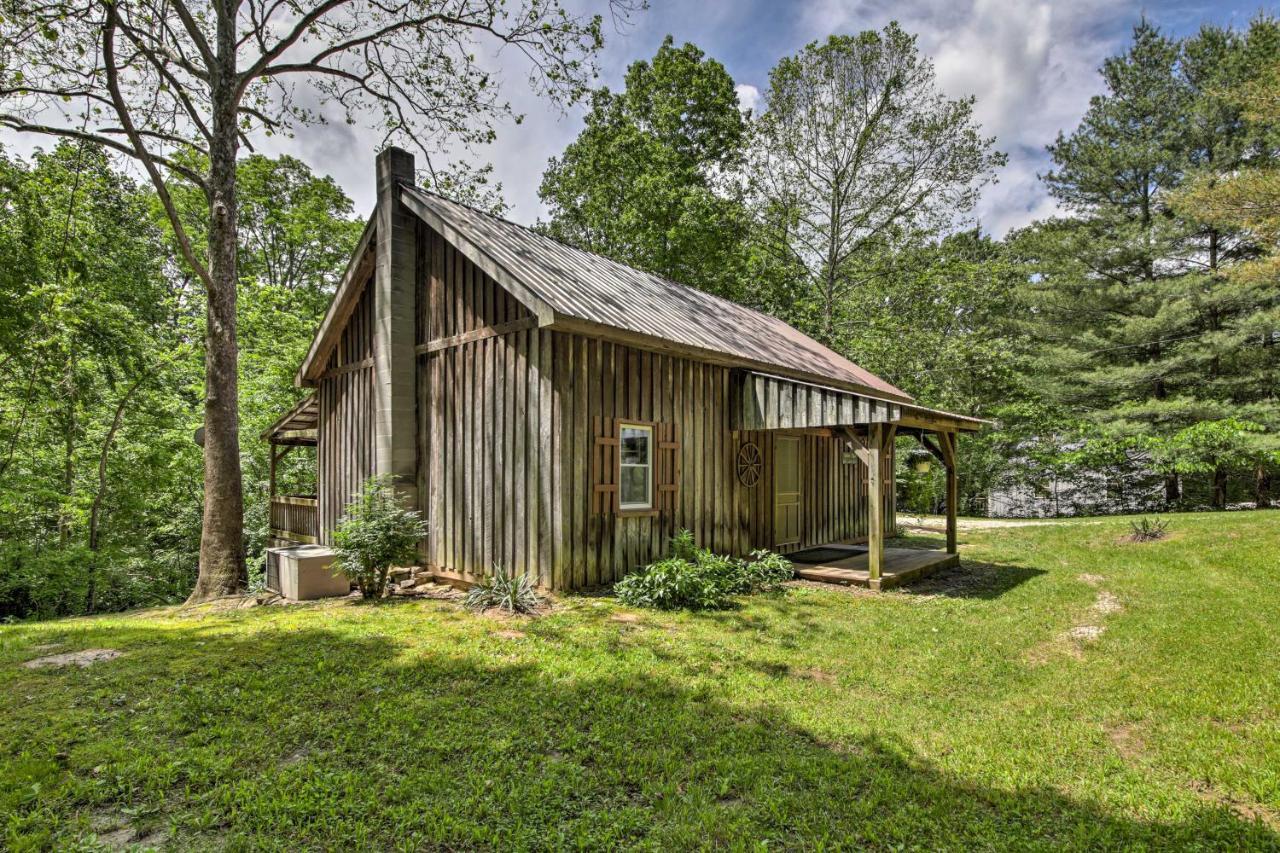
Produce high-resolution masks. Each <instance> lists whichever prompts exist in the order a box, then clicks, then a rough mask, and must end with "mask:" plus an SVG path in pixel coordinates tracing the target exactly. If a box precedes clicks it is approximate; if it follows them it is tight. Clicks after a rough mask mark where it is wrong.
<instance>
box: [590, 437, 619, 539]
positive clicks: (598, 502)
mask: <svg viewBox="0 0 1280 853" xmlns="http://www.w3.org/2000/svg"><path fill="white" fill-rule="evenodd" d="M592 427H593V432H594V434H595V437H596V440H595V446H594V447H593V448H592V452H591V457H592V462H591V468H592V473H591V483H592V488H591V512H592V514H593V515H611V514H613V513H616V512H617V511H618V498H619V495H618V446H619V444H620V442H619V440H618V419H617V418H604V417H601V416H600V415H596V416H595V417H594V418H592Z"/></svg>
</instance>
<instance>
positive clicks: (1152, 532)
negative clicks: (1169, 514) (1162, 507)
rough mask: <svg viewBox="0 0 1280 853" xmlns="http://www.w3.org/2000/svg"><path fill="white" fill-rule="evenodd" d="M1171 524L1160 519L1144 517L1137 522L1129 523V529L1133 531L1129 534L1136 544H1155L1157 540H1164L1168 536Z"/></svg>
mask: <svg viewBox="0 0 1280 853" xmlns="http://www.w3.org/2000/svg"><path fill="white" fill-rule="evenodd" d="M1168 527H1169V522H1167V521H1165V520H1164V519H1162V518H1160V517H1159V516H1157V517H1155V518H1147V517H1145V516H1144V517H1142V518H1140V519H1138V520H1137V521H1131V522H1129V528H1130V529H1131V530H1132V531H1133V532H1132V533H1130V534H1129V538H1130V539H1132V540H1133V541H1134V542H1154V541H1156V540H1157V539H1163V538H1164V537H1165V536H1168V535H1169V534H1168Z"/></svg>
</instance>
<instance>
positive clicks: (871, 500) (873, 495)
mask: <svg viewBox="0 0 1280 853" xmlns="http://www.w3.org/2000/svg"><path fill="white" fill-rule="evenodd" d="M886 436H888V438H886ZM892 436H893V430H892V428H891V427H889V426H888V425H886V424H882V423H873V424H871V425H870V426H869V427H868V432H867V437H868V439H869V440H868V442H867V533H868V534H869V535H868V536H867V579H868V585H869V586H870V587H871V588H872V589H875V590H878V589H880V575H881V573H882V572H883V569H884V485H885V479H884V449H885V447H886V446H887V445H888V442H889V441H892V440H893V439H892Z"/></svg>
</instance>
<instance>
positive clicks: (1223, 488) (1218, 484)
mask: <svg viewBox="0 0 1280 853" xmlns="http://www.w3.org/2000/svg"><path fill="white" fill-rule="evenodd" d="M1213 508H1214V509H1226V508H1227V469H1226V467H1225V466H1222V465H1219V466H1218V467H1217V468H1214V469H1213Z"/></svg>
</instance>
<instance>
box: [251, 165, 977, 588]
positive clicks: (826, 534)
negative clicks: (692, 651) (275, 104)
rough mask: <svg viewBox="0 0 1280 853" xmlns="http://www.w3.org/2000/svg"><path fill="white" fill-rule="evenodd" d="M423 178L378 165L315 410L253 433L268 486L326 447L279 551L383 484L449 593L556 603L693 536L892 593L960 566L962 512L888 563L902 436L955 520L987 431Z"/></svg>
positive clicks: (758, 317)
mask: <svg viewBox="0 0 1280 853" xmlns="http://www.w3.org/2000/svg"><path fill="white" fill-rule="evenodd" d="M413 175H414V164H413V158H412V156H411V155H410V154H408V153H407V152H404V151H401V150H399V149H395V148H390V149H387V150H386V151H384V152H382V153H381V154H380V155H379V156H378V159H377V191H378V201H377V209H376V211H375V212H374V214H373V216H372V217H371V218H370V220H369V222H368V225H367V226H366V227H365V230H364V234H363V236H362V238H361V240H360V242H359V245H358V246H357V248H356V251H355V254H354V256H353V257H352V258H351V261H350V263H349V265H348V267H347V270H346V273H345V275H344V277H343V279H342V281H341V283H340V285H339V287H338V289H337V292H336V293H335V295H334V298H333V301H332V303H331V305H330V306H329V309H328V312H327V313H326V315H325V317H324V319H323V321H322V322H321V324H320V327H319V330H318V331H317V332H316V336H315V339H314V340H313V341H312V344H311V347H310V351H309V352H308V354H307V356H306V359H305V361H304V362H303V363H302V366H301V367H300V368H299V370H298V373H297V377H296V381H297V383H298V384H299V385H300V386H305V387H308V388H313V389H314V391H313V393H312V394H311V395H310V396H308V397H306V398H305V399H304V400H303V401H302V402H301V403H299V404H298V406H296V407H295V408H294V409H293V410H291V411H290V412H287V413H285V414H284V415H283V416H282V417H281V418H280V420H278V421H277V422H276V424H274V425H273V426H272V428H271V429H269V430H268V431H267V432H266V433H265V434H264V437H265V438H267V440H268V441H270V442H271V443H272V444H273V448H272V463H273V470H274V465H275V461H276V460H277V459H278V457H279V456H280V455H281V454H283V453H285V452H288V449H289V448H291V447H293V446H297V445H307V444H310V445H313V446H314V447H315V448H316V450H315V453H316V463H317V464H316V468H317V471H316V473H317V493H316V494H315V495H314V496H288V495H275V494H274V477H273V496H272V497H273V501H272V527H273V532H274V534H275V535H276V536H277V537H279V538H280V539H283V540H290V541H295V542H296V541H316V542H319V543H321V544H326V543H328V542H329V541H330V537H331V534H332V531H333V528H334V526H335V525H336V524H337V523H338V521H339V519H340V518H341V517H342V514H343V509H344V506H345V505H346V504H347V502H348V501H349V500H350V499H351V497H352V495H353V493H355V492H356V491H357V490H358V489H359V488H360V487H361V484H362V483H364V482H365V480H366V479H367V478H369V477H370V476H372V475H375V474H389V475H391V476H392V477H394V479H395V482H396V483H397V484H398V488H399V490H400V492H401V494H402V496H403V498H404V500H405V501H406V502H407V503H408V504H410V505H412V506H414V507H416V508H417V509H418V510H419V511H420V512H421V513H422V514H423V517H424V519H425V520H426V521H427V523H428V528H429V533H428V535H427V537H426V539H425V540H424V541H423V542H422V544H421V548H420V560H421V563H422V564H423V565H424V566H426V567H428V568H429V569H430V570H431V571H432V572H433V573H434V574H435V575H438V576H439V577H441V578H442V579H447V580H450V581H454V582H460V583H471V582H475V581H477V580H479V579H481V578H483V577H484V576H485V575H487V574H488V573H490V572H491V570H492V567H493V566H495V565H499V564H500V565H503V566H506V567H509V568H511V569H514V570H515V571H518V572H523V573H527V574H528V575H530V576H531V577H532V578H534V579H536V582H537V584H538V585H539V586H540V587H543V588H546V589H552V590H569V589H582V588H590V587H595V586H600V585H604V584H609V583H612V582H613V581H616V580H618V579H619V578H621V577H622V576H623V575H624V574H625V573H627V572H629V571H631V570H633V569H634V568H636V567H638V566H642V565H644V564H646V563H648V562H651V561H652V560H654V559H656V558H658V557H660V556H663V555H664V554H665V553H666V549H667V544H668V540H669V539H670V538H671V537H672V536H673V535H674V534H675V533H676V532H677V531H678V530H680V529H682V528H688V529H689V530H691V531H693V533H694V535H695V536H696V538H697V541H698V542H699V544H701V545H704V546H707V547H710V548H712V549H714V550H716V551H718V552H723V553H729V554H737V555H744V554H747V553H749V552H750V551H752V550H754V549H757V548H768V549H772V550H776V551H780V552H783V553H798V552H803V551H805V550H806V549H811V548H813V547H814V546H832V548H830V549H828V550H830V551H831V559H829V560H827V561H825V562H822V561H820V563H821V564H819V565H808V566H801V567H800V568H801V570H802V571H801V574H802V575H804V574H805V571H808V572H810V574H811V575H812V576H815V577H819V576H821V573H822V572H836V573H837V575H834V576H829V577H825V578H823V579H832V580H843V582H861V583H865V584H867V585H870V586H872V587H876V588H878V587H879V586H880V585H881V584H882V583H883V584H885V585H888V583H890V582H892V580H893V579H894V578H895V577H897V575H895V573H894V565H895V564H894V560H895V559H897V560H899V562H900V564H901V565H902V566H905V567H906V568H903V570H902V572H901V573H900V574H902V575H903V576H905V575H906V574H907V573H908V570H909V568H910V566H914V565H916V564H921V563H922V561H923V562H925V563H929V564H930V565H945V564H947V563H948V562H952V561H954V559H955V557H954V553H955V524H954V518H952V519H951V520H950V521H949V523H948V537H947V548H948V553H943V552H926V553H932V557H929V558H922V557H921V556H920V553H919V552H908V553H907V555H906V556H905V557H903V556H901V555H897V556H895V555H896V552H890V553H886V552H885V550H884V544H883V543H884V534H885V533H886V532H889V531H892V529H893V527H894V525H895V518H894V483H893V452H894V451H893V448H894V439H895V436H903V435H912V436H916V437H917V438H919V440H920V441H921V442H922V443H923V444H924V445H925V446H926V447H927V448H928V449H929V450H930V452H931V453H933V454H934V455H935V456H937V458H938V459H939V460H940V461H941V462H942V463H943V464H944V465H946V466H947V470H948V472H949V476H948V483H949V489H950V492H949V494H950V497H951V499H950V500H949V501H948V506H949V507H951V508H953V509H954V506H955V502H956V501H955V497H956V478H955V465H954V457H955V446H956V445H955V442H956V436H957V434H958V433H960V432H963V431H970V430H976V429H978V428H979V426H980V425H981V423H982V422H981V421H978V420H976V419H974V418H968V417H963V416H959V415H953V414H948V413H945V412H938V411H934V410H930V409H926V408H923V407H920V406H917V405H915V404H914V403H913V402H912V399H911V397H910V396H908V395H907V394H905V393H904V392H902V391H901V390H899V389H898V388H895V387H894V386H892V385H890V384H889V383H888V382H885V381H884V380H882V379H880V378H879V377H877V376H874V375H873V374H871V373H869V372H867V371H865V370H863V369H862V368H860V367H858V366H857V365H855V364H853V363H852V362H850V361H848V360H847V359H845V358H843V357H841V356H840V355H838V354H837V353H835V352H833V351H831V350H829V349H827V348H826V347H824V346H822V345H821V344H819V343H817V342H816V341H814V340H813V339H811V338H809V337H807V336H806V335H804V334H801V333H800V332H799V331H797V330H795V329H794V328H792V327H790V326H788V325H787V324H786V323H783V322H782V321H781V320H778V319H776V318H774V317H771V316H769V315H767V314H763V313H760V312H758V311H754V310H752V309H749V308H745V307H743V306H741V305H737V304H735V303H733V302H729V301H727V300H724V299H721V298H718V297H716V296H712V295H710V294H707V293H703V292H701V291H698V290H694V289H692V288H688V287H684V286H682V285H680V284H677V283H675V282H672V281H669V280H667V279H664V278H661V277H659V276H656V275H651V274H649V273H645V272H641V271H639V270H635V269H632V268H630V267H627V266H625V265H623V264H619V263H616V262H614V261H611V260H608V259H607V258H603V257H600V256H598V255H593V254H590V253H588V252H584V251H580V250H578V249H574V248H570V247H568V246H565V245H563V244H561V243H559V242H557V241H555V240H552V239H550V238H548V237H546V236H543V235H541V234H539V233H537V232H535V231H532V230H530V229H528V228H524V227H522V226H519V225H516V224H513V223H511V222H507V221H505V220H503V219H499V218H496V217H493V216H489V215H486V214H484V213H481V212H479V211H476V210H473V209H471V208H468V207H465V206H463V205H460V204H457V203H455V202H452V201H448V200H446V199H444V198H441V197H439V196H436V195H433V194H431V193H428V192H424V191H422V190H420V189H418V188H416V187H415V186H414V185H413ZM858 544H862V545H863V546H864V547H863V548H861V549H855V548H851V547H850V546H855V545H858ZM841 549H843V550H841ZM837 557H838V559H837ZM908 564H910V566H909V565H908ZM840 572H843V573H844V574H843V575H839V574H838V573H840Z"/></svg>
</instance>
